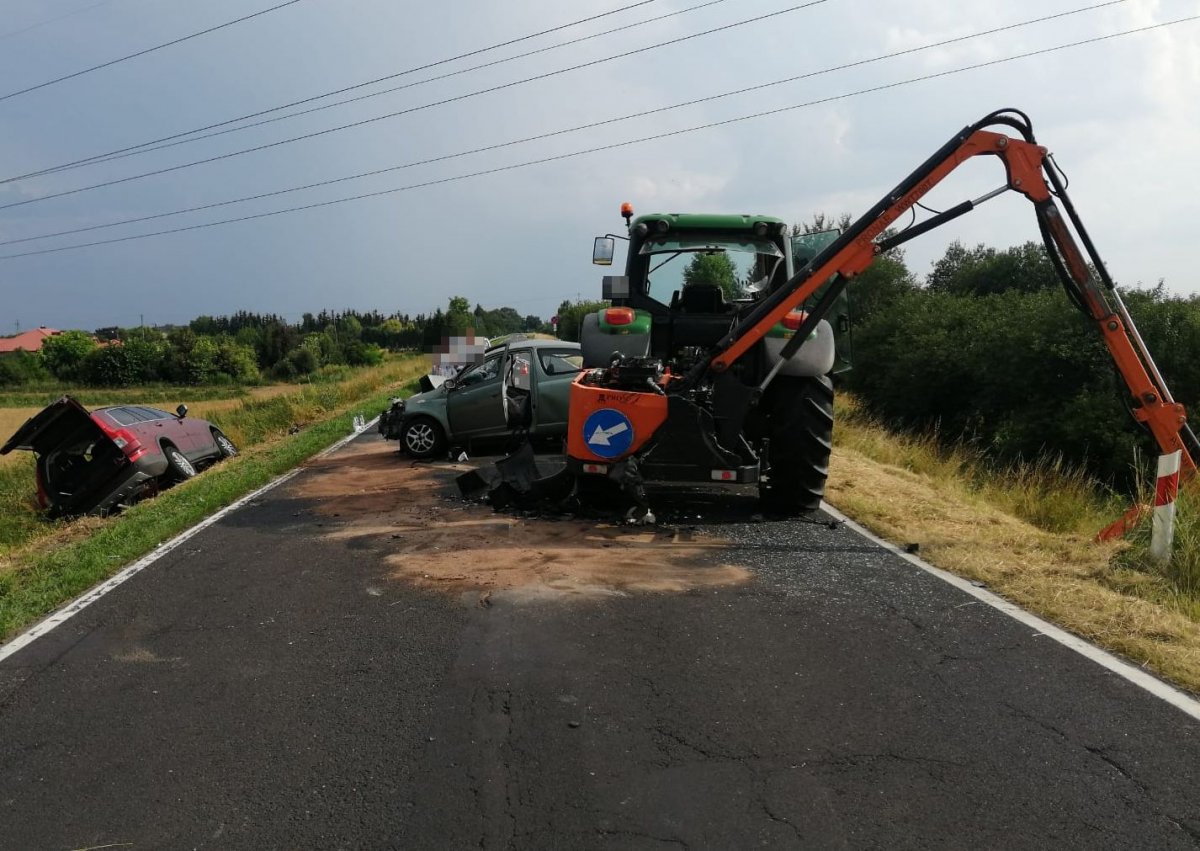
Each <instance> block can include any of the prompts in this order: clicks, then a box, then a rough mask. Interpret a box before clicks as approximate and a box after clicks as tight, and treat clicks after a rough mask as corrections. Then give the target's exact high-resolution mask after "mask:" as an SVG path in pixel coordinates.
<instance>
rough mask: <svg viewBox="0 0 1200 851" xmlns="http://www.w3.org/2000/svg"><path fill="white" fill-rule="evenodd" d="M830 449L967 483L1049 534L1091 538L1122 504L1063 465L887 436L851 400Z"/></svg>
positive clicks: (843, 404) (931, 437) (844, 401)
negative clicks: (999, 459)
mask: <svg viewBox="0 0 1200 851" xmlns="http://www.w3.org/2000/svg"><path fill="white" fill-rule="evenodd" d="M834 439H835V442H836V443H837V444H838V445H839V446H845V447H848V448H851V449H856V450H858V451H859V452H862V453H863V454H864V455H866V456H867V457H869V458H872V459H874V460H876V461H880V462H882V463H885V464H892V465H894V466H897V467H902V468H904V469H906V470H910V471H912V472H914V473H920V474H923V475H927V476H930V477H932V478H933V479H935V480H954V481H959V482H965V483H967V484H968V486H969V487H970V489H971V490H972V491H973V492H974V493H976V494H978V495H979V496H980V497H981V498H983V499H984V500H985V501H986V502H988V503H989V504H991V505H993V506H995V507H996V508H999V509H1000V510H1002V511H1005V512H1007V513H1009V514H1011V515H1013V516H1015V517H1019V518H1021V519H1022V520H1025V521H1026V522H1028V523H1032V524H1033V525H1035V526H1037V527H1038V528H1039V529H1044V530H1046V531H1048V532H1059V533H1064V532H1069V533H1079V534H1084V535H1088V534H1094V533H1096V532H1098V531H1099V530H1100V529H1102V528H1104V527H1105V526H1107V525H1108V524H1109V523H1110V522H1111V521H1112V520H1114V519H1116V518H1117V517H1119V516H1120V515H1121V513H1122V512H1123V511H1124V510H1125V508H1126V501H1125V500H1124V499H1123V498H1121V497H1119V496H1117V495H1115V494H1113V493H1112V492H1111V491H1110V490H1108V489H1107V488H1105V487H1103V486H1102V485H1101V484H1100V483H1099V482H1097V481H1096V480H1095V479H1093V478H1092V477H1090V476H1089V475H1088V474H1087V473H1086V472H1085V471H1083V470H1081V469H1078V468H1073V467H1071V466H1069V465H1067V464H1065V463H1064V462H1063V460H1062V459H1061V458H1055V457H1043V458H1039V459H1036V460H1034V461H1032V462H1026V463H1019V464H1011V465H998V464H996V463H995V462H993V461H991V460H989V459H988V458H987V456H986V455H985V454H984V453H983V452H981V451H980V450H978V449H975V448H973V447H970V446H964V445H962V444H950V445H947V444H945V443H943V442H942V441H940V440H939V439H938V436H937V435H936V434H905V433H897V432H893V431H889V430H888V429H887V427H886V426H885V425H883V424H882V423H880V422H878V421H877V420H875V419H874V418H872V417H871V416H870V415H868V414H867V413H865V412H864V411H863V409H862V408H861V407H859V405H858V403H857V402H856V401H855V399H854V398H853V397H852V396H849V395H847V394H841V395H839V396H838V401H837V413H836V419H835V433H834Z"/></svg>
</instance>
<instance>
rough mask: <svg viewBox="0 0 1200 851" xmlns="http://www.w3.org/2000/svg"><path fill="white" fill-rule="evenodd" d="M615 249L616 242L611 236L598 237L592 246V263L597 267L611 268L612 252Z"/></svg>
mask: <svg viewBox="0 0 1200 851" xmlns="http://www.w3.org/2000/svg"><path fill="white" fill-rule="evenodd" d="M616 249H617V241H616V240H615V239H613V238H612V237H611V236H598V237H596V243H595V245H593V246H592V263H594V264H595V265H597V266H611V265H612V261H613V252H615V251H616Z"/></svg>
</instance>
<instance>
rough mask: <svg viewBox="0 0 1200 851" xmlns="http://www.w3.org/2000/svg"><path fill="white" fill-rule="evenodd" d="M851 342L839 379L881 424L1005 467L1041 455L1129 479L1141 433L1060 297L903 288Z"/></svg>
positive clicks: (1089, 335)
mask: <svg viewBox="0 0 1200 851" xmlns="http://www.w3.org/2000/svg"><path fill="white" fill-rule="evenodd" d="M854 344H855V366H854V370H853V371H852V372H851V373H849V375H848V376H847V384H848V386H849V387H850V388H851V389H853V390H854V391H855V392H856V393H857V394H858V395H859V396H860V398H861V399H862V400H863V402H864V403H865V404H866V406H867V407H868V409H869V410H870V411H871V412H872V413H873V414H875V415H877V416H879V417H881V418H882V419H884V420H885V421H886V422H888V423H891V424H895V425H899V426H901V427H904V428H908V429H913V430H918V431H928V430H931V429H936V430H937V431H938V433H939V434H940V435H941V437H942V439H943V440H947V441H951V442H953V441H960V440H961V441H964V442H966V443H968V444H970V445H972V446H975V447H977V448H979V449H980V450H982V451H984V452H986V453H987V454H988V455H989V456H990V457H992V458H995V459H998V460H1000V461H1003V462H1012V461H1017V460H1026V461H1031V460H1034V459H1037V458H1039V457H1043V456H1046V455H1049V456H1053V457H1062V458H1063V459H1064V460H1065V461H1066V462H1067V463H1068V464H1069V465H1071V466H1086V467H1087V468H1088V469H1089V470H1091V471H1092V472H1093V473H1094V474H1095V475H1097V476H1099V477H1101V478H1103V479H1105V480H1107V481H1113V482H1115V483H1118V484H1120V485H1122V486H1128V485H1129V484H1130V483H1131V481H1132V479H1131V473H1132V469H1131V465H1132V464H1133V461H1134V456H1135V447H1138V446H1146V445H1147V444H1146V439H1145V436H1144V433H1143V432H1142V431H1141V429H1140V428H1137V427H1135V426H1134V424H1133V422H1132V419H1131V418H1130V417H1129V415H1128V413H1127V412H1126V411H1125V410H1124V409H1123V408H1122V404H1121V400H1122V399H1123V398H1124V396H1125V390H1124V387H1123V386H1120V385H1114V379H1113V368H1112V360H1111V358H1110V357H1109V355H1108V353H1107V352H1106V351H1105V349H1104V346H1103V344H1102V342H1101V340H1100V337H1099V335H1098V334H1097V333H1096V332H1095V329H1094V328H1093V327H1092V325H1091V323H1090V321H1089V320H1087V319H1085V318H1084V317H1082V316H1081V315H1080V314H1079V312H1078V311H1077V310H1075V309H1074V307H1072V306H1071V304H1070V303H1069V302H1068V301H1067V299H1066V297H1065V296H1064V295H1063V294H1062V293H1061V292H1055V291H1042V292H1031V293H1027V292H1021V291H1019V290H1016V289H1014V290H1010V291H1008V292H1004V293H1001V294H998V295H989V296H984V297H977V296H957V295H949V294H945V293H930V292H928V291H921V292H916V293H912V294H909V295H906V296H903V297H901V298H899V299H898V300H896V301H895V302H894V303H893V304H892V305H891V307H890V309H889V310H886V311H881V312H879V313H876V314H875V315H873V316H872V317H871V319H870V320H869V321H868V322H866V323H864V324H863V325H862V326H861V327H859V328H858V329H857V332H856V334H855V338H854Z"/></svg>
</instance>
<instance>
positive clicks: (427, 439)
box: [379, 339, 583, 459]
mask: <svg viewBox="0 0 1200 851" xmlns="http://www.w3.org/2000/svg"><path fill="white" fill-rule="evenodd" d="M582 368H583V356H582V354H581V352H580V350H579V344H578V343H569V342H566V341H563V340H528V339H517V340H510V341H508V342H506V343H504V344H502V345H498V346H493V347H492V348H490V349H488V350H487V351H486V352H484V356H483V360H482V361H480V362H479V363H477V364H473V365H471V366H468V367H466V368H464V369H463V370H461V371H460V372H459V373H458V374H457V375H455V376H454V377H453V378H446V379H442V378H440V377H439V376H436V375H427V376H425V378H423V379H422V380H421V382H422V386H423V387H425V388H427V389H425V392H422V393H418V394H416V395H414V396H410V397H409V398H408V399H394V400H392V404H391V406H390V407H389V408H388V409H387V410H386V411H384V412H383V414H382V415H381V416H380V418H379V433H380V434H382V435H383V437H384V438H385V439H387V440H398V441H400V451H402V452H404V453H406V454H407V455H409V456H411V457H413V458H420V459H426V458H440V457H444V456H445V455H446V453H447V452H448V451H449V450H450V448H451V447H463V448H466V449H469V450H472V451H473V447H474V446H475V445H477V444H480V443H484V442H488V441H496V440H503V439H505V438H507V437H509V436H510V435H512V434H513V432H520V431H524V432H526V433H528V435H529V436H530V437H533V438H547V437H549V438H553V437H560V436H563V435H565V434H566V433H567V400H568V397H569V395H570V391H571V382H572V381H574V380H575V376H576V375H577V374H578V373H579V371H580V370H581V369H582Z"/></svg>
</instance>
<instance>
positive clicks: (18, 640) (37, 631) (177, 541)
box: [0, 417, 379, 662]
mask: <svg viewBox="0 0 1200 851" xmlns="http://www.w3.org/2000/svg"><path fill="white" fill-rule="evenodd" d="M377 422H379V417H375V419H373V420H371V421H370V422H369V423H367V424H366V425H365V426H363V429H362V431H358V432H355V433H354V434H350V435H347V436H346V437H343V438H341V439H340V440H338V441H337V442H336V443H334V444H333V445H331V446H327V447H325V448H324V449H322V450H321V451H320V452H318V453H317V454H316V455H314V456H313V458H324V457H325V456H326V455H329V454H330V453H331V452H336V451H337V450H339V449H341V448H342V447H343V446H345V445H346V444H347V443H349V442H350V441H352V440H354V438H356V437H358V436H359V435H360V434H362V433H363V432H365V431H366V430H367V429H369V428H371V427H372V426H374V425H375V423H377ZM309 460H310V461H311V460H312V459H311V458H310V459H309ZM300 469H301V468H299V467H296V468H295V469H292V470H288V471H287V472H286V473H283V474H281V475H279V476H276V477H275V478H274V479H272V480H271V481H269V482H267V483H266V484H265V485H263V486H262V487H261V488H259V489H258V490H256V491H252V492H251V493H248V494H246V495H245V496H243V497H242V498H241V499H238V500H237V501H235V502H231V503H230V504H229V505H227V506H225V507H224V508H222V509H221V510H220V511H218V512H216V513H215V514H210V515H209V516H208V517H206V518H204V519H203V520H201V521H200V522H199V523H197V524H196V525H195V526H193V527H191V528H190V529H187V530H186V531H184V532H180V533H179V534H178V535H176V536H175V537H174V538H172V539H171V540H169V541H167V542H166V543H165V544H159V545H158V546H157V547H156V548H155V549H154V550H153V551H152V552H150V553H149V554H147V555H144V556H142V557H141V558H140V559H138V560H137V561H135V562H134V563H133V564H131V565H129V566H128V567H125V568H123V569H122V570H121V571H120V572H119V573H115V574H113V575H112V576H110V577H109V578H108V579H105V580H104V581H103V582H101V583H100V584H99V585H96V586H95V587H93V588H91V589H89V590H88V591H85V592H84V593H83V595H82V596H79V597H76V598H75V599H74V600H72V601H71V602H70V603H67V605H65V606H63V607H62V608H61V609H58V610H57V611H55V612H53V613H52V614H50V615H48V616H47V617H45V618H43V619H42V620H40V621H38V622H37V623H36V624H34V625H33V626H31V627H30V628H29V629H27V630H25V631H24V632H22V633H21V634H20V635H18V636H16V637H15V638H13V639H12V640H11V641H9V642H8V643H7V644H5V645H4V646H3V647H0V662H3V661H4V660H5V659H7V658H8V657H9V656H12V655H13V654H14V653H17V652H19V651H20V650H22V649H24V648H25V647H28V646H29V645H30V644H32V643H33V642H34V641H36V640H37V639H39V638H41V637H42V636H43V635H45V634H46V633H48V632H50V631H51V630H53V629H54V628H56V627H59V626H62V625H63V624H64V623H66V622H67V621H68V620H70V619H71V618H72V617H74V616H75V615H77V614H79V613H80V612H82V611H83V610H84V609H86V608H87V607H88V606H90V605H91V604H92V603H94V602H96V601H97V600H99V599H100V598H101V597H103V596H104V595H105V594H107V593H108V592H109V591H112V590H113V589H114V588H117V587H119V586H121V585H123V584H125V583H126V582H128V581H129V580H130V579H132V578H133V577H134V576H137V575H138V574H139V573H141V572H142V571H143V570H145V569H146V568H147V567H149V566H150V565H152V564H154V562H156V561H158V560H159V559H160V558H162V557H163V556H165V555H166V554H167V553H169V552H171V551H172V550H175V549H178V548H179V547H180V546H181V545H182V544H184V543H185V542H187V541H188V540H189V539H190V538H192V537H194V536H196V535H198V534H199V533H200V532H202V531H204V530H205V529H207V528H208V527H209V526H211V525H213V524H214V523H216V522H217V521H219V520H220V519H221V518H223V517H225V516H226V515H228V514H232V513H233V512H235V511H237V510H238V509H239V508H241V507H242V506H243V505H245V504H246V503H248V502H251V501H253V500H255V499H257V498H258V497H260V496H262V495H263V494H264V493H266V492H267V491H270V490H273V489H275V488H277V487H279V486H280V485H282V484H283V483H284V482H286V481H288V480H289V479H291V478H293V477H294V476H296V475H297V474H299V472H300Z"/></svg>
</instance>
